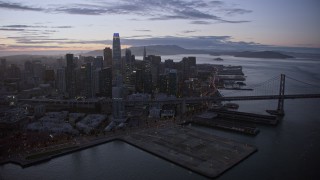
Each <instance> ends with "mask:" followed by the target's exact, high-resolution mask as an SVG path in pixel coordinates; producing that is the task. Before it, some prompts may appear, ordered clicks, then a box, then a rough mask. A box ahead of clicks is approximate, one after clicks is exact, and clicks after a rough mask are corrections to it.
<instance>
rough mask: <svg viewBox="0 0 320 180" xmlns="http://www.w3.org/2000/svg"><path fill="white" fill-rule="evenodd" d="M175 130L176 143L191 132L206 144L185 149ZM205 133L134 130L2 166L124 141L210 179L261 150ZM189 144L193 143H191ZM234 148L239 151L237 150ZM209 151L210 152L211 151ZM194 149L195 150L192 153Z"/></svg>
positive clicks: (181, 129) (32, 162)
mask: <svg viewBox="0 0 320 180" xmlns="http://www.w3.org/2000/svg"><path fill="white" fill-rule="evenodd" d="M155 132H158V135H157V136H159V137H160V140H159V139H157V140H155V139H154V138H153V139H152V138H150V136H151V135H152V134H154V133H155ZM172 132H173V133H174V134H175V135H177V137H172V138H173V141H172V142H174V141H176V140H177V139H179V137H178V136H179V135H188V137H189V138H187V139H193V140H197V141H198V140H199V141H201V142H202V143H201V145H202V146H204V147H203V148H202V149H201V150H200V151H199V150H198V149H197V148H196V149H195V148H194V147H191V148H190V147H189V148H181V147H183V146H185V144H181V143H179V144H177V143H176V144H171V143H168V142H167V140H168V137H169V136H168V135H167V134H168V133H172ZM184 133H185V134H184ZM203 134H206V133H203V132H198V131H196V130H193V129H190V128H187V127H183V126H174V127H163V128H152V129H147V130H142V131H134V132H132V133H130V134H127V133H120V134H116V135H114V136H112V137H103V138H101V137H100V138H98V139H95V140H94V141H92V142H89V143H86V144H82V145H76V146H75V145H72V146H69V148H68V147H64V148H62V149H66V148H67V150H65V151H63V152H60V153H57V154H53V155H49V156H46V157H43V158H37V159H33V160H27V159H26V157H28V156H30V155H28V156H24V157H21V158H19V159H18V158H12V159H8V160H4V161H1V162H0V165H5V164H10V163H12V164H16V165H20V166H21V167H22V168H27V167H30V166H33V165H37V164H41V163H45V162H48V161H50V160H51V159H54V158H58V157H60V156H64V155H67V154H71V153H74V152H77V151H81V150H85V149H88V148H91V147H94V146H98V145H101V144H105V143H109V142H112V141H121V142H124V143H127V144H129V145H131V146H133V147H136V148H138V149H140V150H143V151H144V152H146V153H150V154H151V155H154V156H157V157H159V158H161V159H163V160H165V161H167V162H171V163H173V164H175V165H177V166H179V167H182V168H184V169H187V170H190V171H192V172H195V173H197V174H199V175H202V176H205V177H209V178H215V177H218V176H220V175H221V174H223V173H224V172H226V171H227V170H229V169H230V168H232V167H234V166H235V165H237V164H239V163H240V162H242V161H243V160H245V159H247V158H248V157H249V156H251V155H252V154H254V153H255V152H256V151H257V148H256V147H254V146H252V145H248V144H245V143H240V142H237V141H234V140H231V139H227V138H223V137H219V136H216V135H209V136H206V137H202V136H203ZM206 135H207V134H206ZM148 138H149V139H148ZM180 139H181V138H180ZM186 141H188V140H186ZM187 143H190V142H187ZM217 144H218V145H222V146H226V147H227V148H229V150H230V152H228V153H226V154H225V152H224V151H221V149H219V148H215V145H217ZM194 146H197V147H198V146H199V144H195V145H194ZM70 148H71V149H70ZM234 148H235V149H237V150H236V151H235V149H234ZM190 149H191V150H190ZM238 149H239V153H238ZM203 150H205V151H206V153H204V152H203ZM207 150H208V151H209V152H207ZM212 150H213V151H214V152H221V153H222V152H223V153H222V154H221V153H220V154H219V153H218V154H212V153H210V151H212ZM52 151H55V150H52ZM191 151H193V152H192V153H191ZM231 151H232V152H231ZM47 152H51V151H47ZM240 152H241V153H240ZM44 153H46V152H44ZM31 156H32V154H31ZM226 156H228V157H230V159H229V158H226ZM204 157H205V158H204ZM231 157H234V158H231ZM212 158H213V159H212ZM217 160H219V161H221V160H222V161H224V163H221V162H219V161H217ZM218 162H219V163H218ZM212 164H214V165H212Z"/></svg>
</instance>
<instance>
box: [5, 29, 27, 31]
mask: <svg viewBox="0 0 320 180" xmlns="http://www.w3.org/2000/svg"><path fill="white" fill-rule="evenodd" d="M24 30H25V29H14V28H0V31H24Z"/></svg>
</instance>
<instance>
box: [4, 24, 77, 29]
mask: <svg viewBox="0 0 320 180" xmlns="http://www.w3.org/2000/svg"><path fill="white" fill-rule="evenodd" d="M0 27H4V28H73V26H32V25H24V24H13V25H4V26H0Z"/></svg>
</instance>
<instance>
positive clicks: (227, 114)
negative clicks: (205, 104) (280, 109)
mask: <svg viewBox="0 0 320 180" xmlns="http://www.w3.org/2000/svg"><path fill="white" fill-rule="evenodd" d="M210 111H212V112H215V113H217V114H218V116H219V117H221V118H226V119H234V120H237V121H246V122H251V123H258V124H267V125H277V124H278V121H279V119H278V117H277V116H271V115H263V114H255V113H247V112H239V111H229V110H225V109H212V110H210Z"/></svg>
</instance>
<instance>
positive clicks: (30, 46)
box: [7, 45, 65, 49]
mask: <svg viewBox="0 0 320 180" xmlns="http://www.w3.org/2000/svg"><path fill="white" fill-rule="evenodd" d="M7 48H17V49H26V48H39V49H47V48H65V47H62V46H34V45H10V46H7Z"/></svg>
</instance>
